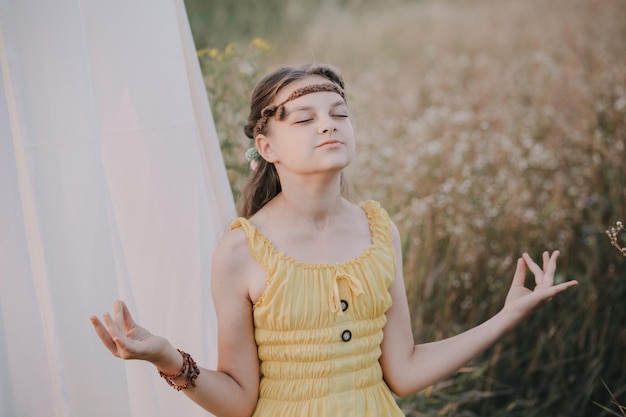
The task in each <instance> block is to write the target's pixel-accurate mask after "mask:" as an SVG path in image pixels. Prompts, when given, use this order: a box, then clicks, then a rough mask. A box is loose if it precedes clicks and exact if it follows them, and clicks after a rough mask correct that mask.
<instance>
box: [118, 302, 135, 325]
mask: <svg viewBox="0 0 626 417" xmlns="http://www.w3.org/2000/svg"><path fill="white" fill-rule="evenodd" d="M120 303H121V304H122V316H123V319H124V330H126V332H128V331H129V330H130V329H132V328H133V327H135V326H136V324H135V321H134V320H133V317H132V316H131V314H130V310H128V307H127V306H126V303H125V302H123V301H120Z"/></svg>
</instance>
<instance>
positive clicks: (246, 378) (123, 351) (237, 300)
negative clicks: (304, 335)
mask: <svg viewBox="0 0 626 417" xmlns="http://www.w3.org/2000/svg"><path fill="white" fill-rule="evenodd" d="M251 259H252V258H251V255H250V253H249V250H248V245H247V239H246V237H245V233H243V231H242V230H241V229H239V230H236V231H233V232H229V233H227V234H226V235H225V236H224V238H223V239H221V240H220V242H219V243H218V245H217V247H216V249H215V252H214V254H213V261H212V268H211V287H212V295H213V299H214V304H215V310H216V313H217V323H218V329H217V333H218V365H217V370H215V371H213V370H208V369H204V368H201V369H200V375H199V376H198V377H197V379H196V380H195V387H192V386H190V387H188V388H187V389H185V390H183V391H182V392H184V393H185V394H186V395H187V396H188V397H189V398H191V399H192V400H193V401H195V402H196V403H198V405H200V406H201V407H202V408H204V409H205V410H207V411H209V412H210V413H212V414H214V415H216V416H218V417H222V416H224V417H228V416H251V415H252V413H253V412H254V409H255V407H256V403H257V400H258V393H259V362H258V355H257V349H256V342H255V339H254V325H253V320H252V303H251V301H250V298H249V295H248V294H249V289H248V282H247V278H246V277H247V276H248V274H247V273H246V269H247V268H248V267H249V266H250V262H251ZM90 319H91V322H92V324H93V326H94V328H95V330H96V333H97V334H98V336H99V337H100V339H101V340H102V342H103V343H104V345H105V346H106V347H107V348H108V349H109V350H110V351H111V352H112V353H113V355H115V356H117V357H120V358H123V359H143V360H146V361H149V362H151V363H152V364H154V365H155V366H156V367H157V369H159V370H160V371H162V372H163V373H165V374H167V375H174V374H177V373H178V371H179V370H180V369H181V367H182V364H183V358H182V355H181V354H180V353H179V352H178V350H176V348H175V347H174V346H172V345H171V344H170V343H169V342H168V341H167V340H166V339H164V338H162V337H158V336H154V335H152V334H151V333H150V332H148V331H147V330H146V329H144V328H142V327H141V326H138V325H137V324H136V323H135V322H134V321H133V319H132V317H131V315H130V313H129V311H128V308H127V307H126V305H125V304H124V303H123V302H122V301H116V302H115V304H114V306H113V316H110V315H109V314H108V313H105V314H104V315H103V319H104V325H103V324H102V323H101V322H100V320H98V318H96V317H95V316H92V317H91V318H90ZM183 350H184V349H183ZM181 378H182V380H180V383H181V384H183V383H184V382H185V381H184V375H183V376H182V377H181ZM174 382H175V383H178V380H175V381H174ZM163 383H165V381H164V382H163Z"/></svg>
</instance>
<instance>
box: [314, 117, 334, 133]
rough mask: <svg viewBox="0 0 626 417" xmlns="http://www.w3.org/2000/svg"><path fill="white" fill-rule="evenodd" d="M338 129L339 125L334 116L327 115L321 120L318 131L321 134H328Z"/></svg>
mask: <svg viewBox="0 0 626 417" xmlns="http://www.w3.org/2000/svg"><path fill="white" fill-rule="evenodd" d="M336 131H337V126H336V124H335V121H334V120H333V119H332V117H325V118H323V119H322V120H321V121H320V125H319V128H318V133H319V134H320V135H326V134H329V133H334V132H336Z"/></svg>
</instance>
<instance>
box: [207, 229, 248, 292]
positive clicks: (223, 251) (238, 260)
mask: <svg viewBox="0 0 626 417" xmlns="http://www.w3.org/2000/svg"><path fill="white" fill-rule="evenodd" d="M255 262H256V261H255V260H254V258H253V257H252V255H251V253H250V249H249V246H248V236H247V235H246V232H245V231H244V230H243V229H242V228H237V229H234V230H230V231H228V232H226V233H225V234H224V236H222V238H220V240H219V241H218V242H217V245H216V246H215V250H214V251H213V259H212V269H211V277H212V280H211V281H212V285H213V288H214V289H215V290H218V292H219V289H220V287H224V286H227V287H229V288H233V287H235V288H236V289H237V290H238V291H245V292H246V293H247V292H248V283H247V280H246V276H247V274H246V272H247V271H249V270H250V269H251V268H252V267H253V265H254V263H255Z"/></svg>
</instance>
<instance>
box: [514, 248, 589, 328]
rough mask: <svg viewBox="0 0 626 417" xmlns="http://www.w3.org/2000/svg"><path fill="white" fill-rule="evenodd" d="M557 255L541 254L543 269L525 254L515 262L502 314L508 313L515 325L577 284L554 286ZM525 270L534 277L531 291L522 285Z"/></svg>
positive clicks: (557, 253) (567, 283)
mask: <svg viewBox="0 0 626 417" xmlns="http://www.w3.org/2000/svg"><path fill="white" fill-rule="evenodd" d="M559 254H560V253H559V251H558V250H556V251H554V252H552V255H550V254H549V253H548V252H547V251H546V252H543V256H542V257H543V267H539V265H537V264H536V263H535V262H534V261H533V260H532V258H531V257H530V256H529V255H528V254H527V253H525V254H523V255H522V257H521V258H520V259H518V260H517V268H516V270H515V275H514V276H513V282H512V284H511V289H510V290H509V293H508V294H507V296H506V301H505V302H504V308H503V312H506V313H508V314H509V315H510V316H511V317H512V318H513V320H514V322H515V323H517V322H519V321H520V320H521V319H522V318H524V316H526V315H528V314H529V313H530V312H531V311H533V310H534V309H535V308H537V307H539V305H541V304H542V303H544V302H545V301H547V300H550V299H551V298H552V297H554V296H555V295H557V294H559V293H561V292H563V291H565V290H567V289H568V288H570V287H573V286H575V285H577V284H578V282H577V281H567V282H563V283H561V284H557V285H554V272H555V271H556V260H557V258H558V257H559ZM527 269H530V271H531V272H532V273H533V275H534V276H535V288H534V289H533V290H532V291H531V290H530V289H529V288H526V286H525V285H524V284H525V280H526V271H527Z"/></svg>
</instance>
